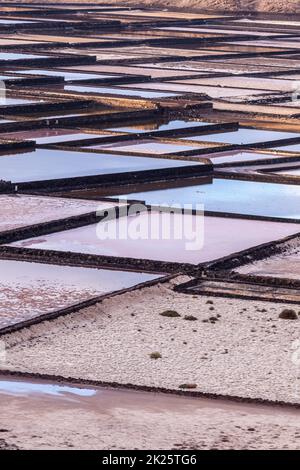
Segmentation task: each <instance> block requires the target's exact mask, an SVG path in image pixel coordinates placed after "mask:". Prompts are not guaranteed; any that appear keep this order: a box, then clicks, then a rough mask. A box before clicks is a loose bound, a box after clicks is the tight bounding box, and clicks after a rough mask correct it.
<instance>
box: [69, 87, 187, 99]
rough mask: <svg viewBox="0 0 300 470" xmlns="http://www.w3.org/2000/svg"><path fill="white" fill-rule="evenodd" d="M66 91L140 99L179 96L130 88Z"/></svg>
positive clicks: (94, 88) (77, 88)
mask: <svg viewBox="0 0 300 470" xmlns="http://www.w3.org/2000/svg"><path fill="white" fill-rule="evenodd" d="M65 90H66V91H75V92H77V93H94V94H95V93H99V94H106V95H122V96H125V97H126V96H137V97H139V98H167V97H169V96H178V93H171V92H170V93H168V92H166V93H165V92H159V91H146V90H133V89H129V88H118V87H114V88H112V87H100V86H99V87H98V86H97V87H91V86H89V87H88V86H79V85H67V86H65Z"/></svg>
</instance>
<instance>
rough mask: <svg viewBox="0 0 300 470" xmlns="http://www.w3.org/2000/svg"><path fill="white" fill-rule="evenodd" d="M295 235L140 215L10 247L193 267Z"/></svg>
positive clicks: (282, 227) (264, 227) (233, 223)
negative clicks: (173, 263)
mask: <svg viewBox="0 0 300 470" xmlns="http://www.w3.org/2000/svg"><path fill="white" fill-rule="evenodd" d="M298 231H299V225H298V224H291V223H280V222H266V221H257V220H247V219H236V218H234V219H230V218H226V217H207V216H205V217H203V216H201V215H197V216H194V215H189V214H184V215H182V214H178V213H176V214H169V213H166V212H163V213H158V212H151V214H149V213H145V212H142V213H141V214H139V215H130V216H129V217H121V218H119V219H117V220H110V221H107V222H105V223H104V222H101V223H100V224H92V225H87V226H84V227H80V228H76V229H72V230H65V231H63V232H58V233H54V234H49V235H45V236H42V237H36V238H30V239H27V240H22V241H19V242H16V243H12V244H11V246H15V247H22V248H32V249H44V250H56V251H64V252H73V253H85V254H94V255H104V256H116V257H121V258H135V259H148V260H161V261H169V262H179V263H191V264H198V263H203V262H207V261H212V260H215V259H218V258H221V257H223V256H228V255H230V254H232V253H235V252H239V251H241V250H245V249H247V248H250V247H252V246H256V245H260V244H262V243H266V242H269V241H272V240H276V239H280V238H282V237H286V236H288V235H292V234H294V233H297V232H298ZM99 233H100V234H103V233H104V235H101V236H100V235H99ZM137 233H138V235H136V234H137ZM119 234H120V235H119ZM169 234H170V235H169Z"/></svg>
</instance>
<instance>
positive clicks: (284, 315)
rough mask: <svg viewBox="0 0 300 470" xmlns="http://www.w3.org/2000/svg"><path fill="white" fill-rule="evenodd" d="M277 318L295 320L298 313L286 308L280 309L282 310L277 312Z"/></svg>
mask: <svg viewBox="0 0 300 470" xmlns="http://www.w3.org/2000/svg"><path fill="white" fill-rule="evenodd" d="M279 318H281V319H282V320H297V319H298V315H297V313H296V312H295V310H292V309H289V308H286V309H284V310H282V312H281V313H280V314H279Z"/></svg>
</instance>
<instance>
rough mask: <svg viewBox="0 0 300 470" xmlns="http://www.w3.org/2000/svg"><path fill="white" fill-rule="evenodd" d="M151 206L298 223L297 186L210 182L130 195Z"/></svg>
mask: <svg viewBox="0 0 300 470" xmlns="http://www.w3.org/2000/svg"><path fill="white" fill-rule="evenodd" d="M120 197H121V198H122V199H124V198H126V197H127V198H128V199H135V200H142V201H146V203H147V204H153V205H166V204H167V205H170V204H181V205H183V204H192V205H193V207H195V206H196V204H204V209H205V210H208V211H218V212H228V213H236V214H251V215H258V216H270V217H271V216H272V217H283V218H297V219H300V186H296V185H288V184H272V183H258V182H252V181H238V180H229V179H228V180H227V179H214V181H213V183H212V184H203V185H197V186H187V187H183V188H172V189H165V190H158V191H148V192H139V193H131V194H128V195H123V196H120Z"/></svg>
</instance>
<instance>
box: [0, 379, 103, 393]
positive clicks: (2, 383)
mask: <svg viewBox="0 0 300 470" xmlns="http://www.w3.org/2000/svg"><path fill="white" fill-rule="evenodd" d="M1 393H2V394H11V395H22V396H26V395H29V394H34V393H39V394H40V393H42V394H47V395H54V396H63V395H64V394H65V393H68V394H73V395H77V396H81V397H92V396H94V395H96V393H97V392H96V391H95V390H92V389H88V388H77V387H69V386H65V385H54V384H48V383H45V384H44V383H31V382H19V381H11V380H0V394H1Z"/></svg>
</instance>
